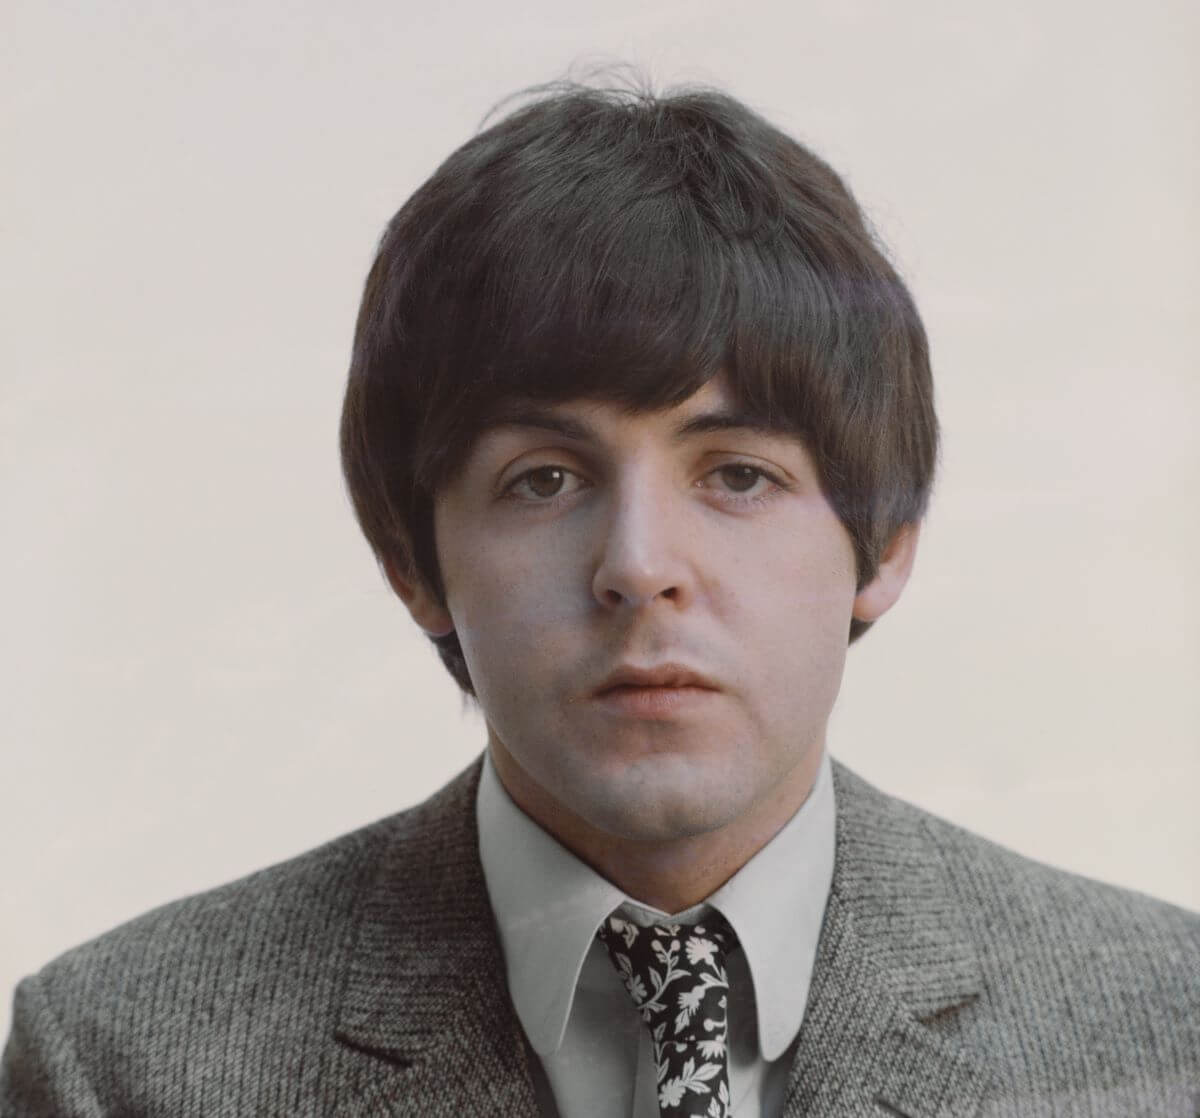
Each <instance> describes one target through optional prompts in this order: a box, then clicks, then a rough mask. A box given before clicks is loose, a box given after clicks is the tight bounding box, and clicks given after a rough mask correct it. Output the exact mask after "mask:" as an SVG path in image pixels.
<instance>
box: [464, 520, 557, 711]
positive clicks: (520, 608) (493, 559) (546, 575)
mask: <svg viewBox="0 0 1200 1118" xmlns="http://www.w3.org/2000/svg"><path fill="white" fill-rule="evenodd" d="M568 568H569V564H567V563H564V562H563V561H562V560H561V558H559V559H558V560H555V559H552V558H550V557H549V556H547V555H544V554H541V553H539V552H538V551H537V550H536V549H533V548H506V547H503V546H502V545H501V544H498V543H497V542H496V541H492V542H491V543H485V542H482V541H481V542H480V545H479V547H478V548H477V549H475V550H474V551H473V552H472V557H471V559H470V560H469V561H467V562H463V563H460V564H456V566H455V568H454V569H453V572H452V575H450V574H448V576H447V585H446V595H447V600H448V605H449V609H450V616H451V618H452V620H453V621H454V625H455V629H456V630H457V632H458V637H459V642H460V643H461V645H462V648H463V654H464V656H465V657H466V659H467V666H468V668H469V669H470V671H471V675H472V678H473V679H475V680H476V681H477V682H478V683H479V684H480V686H481V687H483V688H487V689H489V690H490V689H492V688H494V687H496V686H501V687H503V686H505V684H506V683H507V682H511V683H512V684H513V685H514V687H516V688H518V689H519V688H520V687H522V686H525V687H528V685H529V684H530V683H534V682H536V681H535V679H534V678H532V677H536V676H539V675H544V674H546V672H548V671H550V670H551V669H552V668H553V666H554V665H555V664H561V663H562V662H563V654H564V653H565V651H566V650H565V649H564V648H563V647H562V642H563V640H564V636H565V633H566V631H567V628H568V625H569V622H570V621H571V617H572V610H573V609H575V610H576V611H577V599H578V597H579V593H578V589H577V587H573V584H572V582H571V578H570V572H569V569H568ZM539 665H541V666H542V667H539ZM489 684H490V685H491V686H490V687H489ZM526 693H527V692H526Z"/></svg>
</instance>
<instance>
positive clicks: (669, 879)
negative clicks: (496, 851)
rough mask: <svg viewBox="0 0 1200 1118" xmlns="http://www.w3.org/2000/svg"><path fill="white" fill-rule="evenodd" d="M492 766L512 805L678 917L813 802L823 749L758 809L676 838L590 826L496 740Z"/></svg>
mask: <svg viewBox="0 0 1200 1118" xmlns="http://www.w3.org/2000/svg"><path fill="white" fill-rule="evenodd" d="M490 752H491V757H492V763H493V765H494V766H495V768H496V773H497V775H498V776H499V777H500V782H501V783H502V784H503V785H504V788H505V791H506V792H508V794H509V796H510V798H511V799H512V801H513V802H514V803H515V804H516V805H517V807H519V808H520V809H521V810H522V811H523V812H524V813H525V814H526V815H528V816H529V817H530V818H531V819H532V820H533V821H534V822H535V823H537V824H538V826H540V827H541V828H542V829H543V830H544V831H547V832H548V833H549V834H550V835H551V836H553V837H554V838H555V839H556V840H557V841H558V842H560V843H561V844H562V845H563V846H565V847H566V848H567V849H568V850H569V851H571V853H572V854H574V855H575V856H576V857H577V858H579V859H580V861H582V862H585V863H586V864H587V865H589V866H590V867H591V868H592V869H593V870H595V871H596V872H597V873H598V874H600V875H601V876H602V877H604V878H605V879H607V880H608V881H611V882H612V883H613V884H614V885H615V886H616V887H617V888H618V889H620V890H621V891H622V892H623V893H625V894H626V896H628V897H630V898H632V899H633V900H636V901H638V902H640V903H641V904H644V905H646V906H648V907H652V908H657V909H659V910H660V911H662V912H665V913H668V914H674V913H678V912H683V911H684V910H685V909H689V908H691V907H692V906H693V905H697V904H699V903H700V902H701V901H704V900H707V899H708V898H709V897H710V896H712V894H713V893H715V892H716V891H717V890H718V889H719V888H720V887H721V886H722V885H724V884H725V882H726V881H728V880H729V879H730V878H731V877H732V876H733V875H734V874H735V873H737V871H738V870H740V869H741V868H742V866H744V865H745V864H746V863H747V862H748V861H749V860H750V859H751V858H753V857H754V855H755V854H757V853H758V851H759V850H761V849H762V848H763V847H764V846H766V844H767V843H768V842H770V841H771V839H772V838H774V837H775V835H777V834H778V833H779V831H780V830H781V829H782V828H783V826H784V825H785V824H786V823H787V822H788V820H789V819H791V818H792V816H793V815H795V813H796V812H797V811H798V810H799V809H800V807H801V806H802V805H803V804H804V802H805V800H807V799H808V796H809V794H810V793H811V792H812V788H813V785H814V783H815V782H816V777H817V769H818V767H819V765H820V763H821V754H822V749H821V748H816V749H813V750H811V751H810V752H809V754H808V755H806V756H805V758H804V760H803V761H802V762H801V763H800V764H798V765H796V767H795V768H794V769H793V770H792V771H791V772H790V773H789V774H788V775H787V777H786V778H785V779H784V780H781V781H780V782H779V783H778V784H776V785H775V787H774V788H773V789H772V790H771V792H770V794H769V795H768V796H767V797H765V798H764V800H763V801H762V802H760V803H758V804H756V805H755V807H754V810H753V811H748V812H745V813H743V814H742V815H741V816H739V817H738V818H737V819H734V820H732V821H730V822H729V823H728V824H727V825H725V826H724V827H721V828H718V829H717V830H714V831H709V832H705V833H703V834H698V835H686V836H682V837H679V838H673V839H665V840H664V839H656V840H653V841H648V840H644V839H631V838H627V837H624V836H621V835H615V834H612V833H611V832H609V831H604V830H600V829H599V828H597V827H595V826H593V825H592V824H590V823H588V821H587V820H586V819H583V818H582V817H581V816H579V815H577V814H576V813H574V812H572V811H571V810H570V809H569V808H567V807H566V806H565V805H563V804H562V803H561V802H560V801H558V800H556V799H554V798H553V797H552V796H551V795H550V794H549V793H548V792H547V791H546V790H545V789H544V788H542V787H541V786H540V785H539V784H538V783H537V782H536V781H534V780H533V779H532V778H531V777H530V776H529V774H528V773H526V772H525V770H524V769H523V768H521V766H520V765H518V764H517V762H516V761H515V760H514V759H513V757H512V755H511V754H510V753H509V752H508V750H507V749H505V748H504V746H503V745H502V744H501V743H500V742H499V741H497V740H495V739H493V740H492V742H491V750H490Z"/></svg>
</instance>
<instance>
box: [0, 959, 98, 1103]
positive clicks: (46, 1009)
mask: <svg viewBox="0 0 1200 1118" xmlns="http://www.w3.org/2000/svg"><path fill="white" fill-rule="evenodd" d="M103 1113H104V1112H103V1110H102V1109H101V1107H100V1102H99V1100H98V1099H97V1098H96V1095H95V1092H94V1091H93V1090H92V1088H91V1085H90V1084H89V1083H88V1080H87V1077H86V1076H85V1075H84V1072H83V1068H82V1066H81V1064H80V1062H79V1059H78V1057H77V1056H76V1053H75V1045H74V1043H73V1042H72V1041H71V1039H70V1037H68V1036H67V1034H66V1032H64V1030H63V1028H62V1025H61V1024H60V1023H59V1019H58V1016H57V1014H56V1013H55V1011H54V1007H53V1006H52V1005H51V1003H50V999H49V997H48V996H47V994H46V991H45V988H44V987H43V986H42V984H41V982H40V981H39V979H38V978H37V977H36V976H33V977H30V978H26V979H24V980H23V981H22V982H21V983H20V984H19V985H18V986H17V990H16V993H15V995H14V996H13V1018H12V1031H11V1032H10V1033H9V1037H8V1043H7V1045H5V1048H4V1056H3V1060H2V1061H0V1118H102V1115H103Z"/></svg>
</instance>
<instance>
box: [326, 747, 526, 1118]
mask: <svg viewBox="0 0 1200 1118" xmlns="http://www.w3.org/2000/svg"><path fill="white" fill-rule="evenodd" d="M479 773H480V765H479V763H476V764H474V765H472V766H471V767H470V768H469V769H468V770H467V771H466V772H464V773H463V774H462V775H461V776H459V777H458V778H457V779H456V780H455V781H453V782H452V783H451V784H450V785H448V786H447V787H446V788H444V789H443V790H442V791H441V792H439V793H438V794H437V795H436V796H434V797H433V798H432V799H430V800H428V801H426V802H425V803H424V804H422V805H420V806H419V807H417V808H415V809H413V810H412V811H411V812H409V813H407V814H406V816H405V817H404V832H403V834H402V835H400V836H399V837H398V838H397V839H396V840H394V841H392V842H391V843H390V845H389V847H388V849H387V850H386V852H385V854H384V856H383V857H382V859H381V864H380V869H379V873H378V875H377V876H376V878H375V881H374V884H373V886H372V888H371V890H370V892H369V894H368V895H367V896H366V897H365V899H364V902H363V908H362V912H361V916H360V921H359V927H358V938H357V941H356V944H355V947H354V950H353V953H352V956H351V960H350V965H349V972H348V978H347V983H346V990H345V995H344V998H343V1001H342V1006H341V1011H340V1014H339V1019H338V1025H337V1030H336V1035H337V1038H338V1040H339V1041H340V1042H341V1043H342V1044H344V1045H347V1046H349V1047H350V1048H352V1049H353V1050H354V1051H355V1052H357V1053H358V1054H359V1057H360V1061H361V1062H360V1063H359V1065H358V1067H357V1074H358V1078H357V1089H356V1091H353V1092H350V1095H351V1096H356V1097H351V1098H348V1100H347V1102H346V1105H345V1109H344V1110H343V1112H342V1113H344V1114H345V1115H346V1116H347V1118H349V1116H350V1115H359V1114H363V1115H365V1114H392V1115H397V1116H400V1115H418V1114H419V1115H422V1116H427V1115H431V1114H439V1113H446V1114H454V1115H456V1116H457V1115H463V1116H464V1118H466V1116H470V1115H475V1114H479V1115H482V1114H487V1115H496V1114H504V1115H515V1116H521V1115H531V1116H533V1115H536V1114H537V1104H536V1101H535V1097H534V1094H533V1086H532V1080H531V1077H530V1071H529V1063H528V1056H527V1054H526V1047H525V1043H524V1039H523V1037H522V1034H521V1028H520V1024H519V1023H518V1021H517V1018H516V1015H515V1013H514V1012H513V1009H512V1004H511V1001H510V999H509V995H508V987H507V984H506V981H505V970H504V959H503V955H502V953H501V949H500V942H499V939H498V935H497V932H496V928H495V924H494V922H493V918H492V912H491V907H490V906H489V904H488V900H487V890H486V886H485V884H484V880H483V871H482V868H481V867H480V864H479V852H478V831H477V829H476V825H475V793H476V789H477V787H478V784H479ZM439 1106H440V1107H441V1109H439Z"/></svg>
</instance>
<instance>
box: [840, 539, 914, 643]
mask: <svg viewBox="0 0 1200 1118" xmlns="http://www.w3.org/2000/svg"><path fill="white" fill-rule="evenodd" d="M920 534H921V525H920V524H904V525H902V526H901V528H900V530H899V531H898V532H897V533H896V534H895V535H894V536H893V537H892V539H891V542H890V543H889V544H888V545H887V547H886V548H885V549H884V552H883V558H882V559H880V560H879V569H878V570H877V571H876V572H875V577H874V578H873V579H871V581H870V582H868V583H867V584H866V586H864V587H863V588H862V589H861V590H860V591H859V592H858V593H857V594H856V595H855V597H854V609H853V611H852V616H853V617H854V619H855V620H856V621H876V620H878V619H879V618H880V617H882V616H883V615H884V614H885V613H887V611H888V610H889V609H891V608H892V606H894V605H895V604H896V601H897V599H898V598H899V597H900V592H901V591H902V590H903V589H904V587H905V584H906V583H907V582H908V576H909V575H910V574H912V567H913V560H914V559H915V558H916V557H917V537H918V536H919V535H920Z"/></svg>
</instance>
